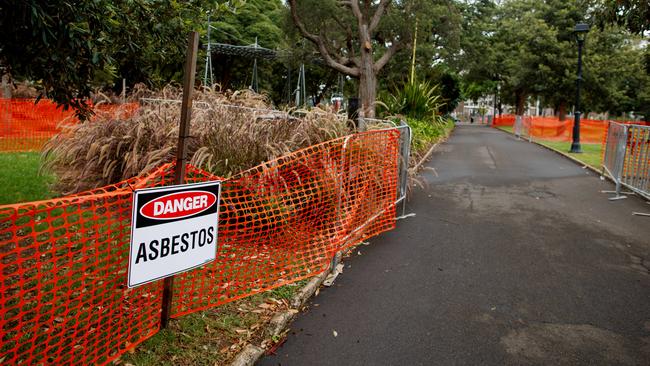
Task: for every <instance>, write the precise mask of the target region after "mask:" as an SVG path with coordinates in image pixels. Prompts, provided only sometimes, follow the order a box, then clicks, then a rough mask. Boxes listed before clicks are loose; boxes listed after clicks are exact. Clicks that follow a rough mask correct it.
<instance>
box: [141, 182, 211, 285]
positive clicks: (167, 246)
mask: <svg viewBox="0 0 650 366" xmlns="http://www.w3.org/2000/svg"><path fill="white" fill-rule="evenodd" d="M220 197H221V182H206V183H197V184H185V185H179V186H169V187H159V188H148V189H139V190H136V191H135V192H134V194H133V216H132V219H131V249H130V252H129V281H128V282H129V283H128V285H129V287H135V286H140V285H143V284H145V283H149V282H152V281H156V280H159V279H161V278H165V277H169V276H172V275H174V274H177V273H180V272H184V271H187V270H190V269H192V268H196V267H200V266H202V265H204V264H206V263H208V262H211V261H213V260H214V259H215V256H216V253H217V222H218V220H219V200H220Z"/></svg>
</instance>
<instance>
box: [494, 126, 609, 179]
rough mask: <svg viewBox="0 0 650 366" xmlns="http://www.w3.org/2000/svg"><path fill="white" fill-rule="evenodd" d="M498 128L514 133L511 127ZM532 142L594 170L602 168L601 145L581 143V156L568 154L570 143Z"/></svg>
mask: <svg viewBox="0 0 650 366" xmlns="http://www.w3.org/2000/svg"><path fill="white" fill-rule="evenodd" d="M498 128H499V129H501V130H503V131H506V132H510V133H514V132H513V128H512V126H500V127H498ZM533 140H534V141H535V142H537V143H540V144H542V145H544V146H547V147H550V148H551V149H553V150H556V151H559V152H562V153H565V154H568V155H569V156H572V157H574V158H576V159H578V160H580V161H581V162H583V163H585V164H588V165H591V166H592V167H594V168H596V169H601V167H602V165H601V163H602V161H601V158H602V150H603V146H602V145H601V144H585V143H582V144H580V145H581V147H582V154H573V153H569V150H570V149H571V143H570V142H564V141H549V140H540V139H537V138H533Z"/></svg>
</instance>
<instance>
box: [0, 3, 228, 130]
mask: <svg viewBox="0 0 650 366" xmlns="http://www.w3.org/2000/svg"><path fill="white" fill-rule="evenodd" d="M224 2H225V0H190V1H177V0H159V1H157V0H94V1H82V0H47V1H45V0H2V2H0V24H1V29H0V66H1V67H2V69H3V73H4V75H3V79H6V78H7V75H11V76H12V77H13V78H14V79H19V80H20V79H23V80H32V81H36V82H37V83H38V84H39V85H40V87H41V89H42V91H43V93H44V94H46V95H47V97H49V98H51V99H53V100H54V101H55V102H57V103H59V104H61V105H63V106H65V107H66V108H68V107H73V108H75V109H77V111H78V113H79V114H80V115H81V116H82V117H87V116H88V115H89V113H90V111H89V108H88V105H87V103H86V98H88V97H89V96H90V94H91V92H92V89H93V86H94V85H93V81H97V80H103V81H108V80H110V79H112V78H116V77H117V76H118V74H119V75H124V76H128V77H129V78H130V81H140V80H147V81H148V80H152V79H153V80H156V79H158V80H161V81H162V80H164V81H165V82H169V81H171V80H173V79H176V78H177V76H178V75H180V72H181V70H182V64H183V59H184V57H183V55H184V45H185V42H186V40H187V32H188V31H189V30H193V29H195V27H196V24H195V23H194V21H195V20H196V19H199V21H202V19H203V17H201V16H200V15H201V14H203V13H204V12H205V10H206V9H217V10H222V9H223V7H224Z"/></svg>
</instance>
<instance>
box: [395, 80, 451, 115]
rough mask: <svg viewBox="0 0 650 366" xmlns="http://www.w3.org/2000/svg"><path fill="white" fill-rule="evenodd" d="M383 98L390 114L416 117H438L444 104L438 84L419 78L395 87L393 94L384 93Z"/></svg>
mask: <svg viewBox="0 0 650 366" xmlns="http://www.w3.org/2000/svg"><path fill="white" fill-rule="evenodd" d="M383 99H384V100H383V105H384V107H385V108H386V110H387V112H388V114H392V115H404V116H406V117H410V118H416V119H436V116H437V114H438V111H439V110H440V108H441V107H442V106H443V105H444V103H443V102H442V96H441V95H440V90H439V88H438V85H432V84H431V83H430V82H429V81H418V80H417V79H415V80H411V81H409V82H407V83H406V84H404V86H402V87H401V88H395V89H394V90H393V92H392V94H388V95H384V98H383Z"/></svg>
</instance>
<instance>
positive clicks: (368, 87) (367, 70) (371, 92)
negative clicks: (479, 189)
mask: <svg viewBox="0 0 650 366" xmlns="http://www.w3.org/2000/svg"><path fill="white" fill-rule="evenodd" d="M362 37H363V38H366V41H365V44H364V46H363V47H361V67H360V68H359V69H360V70H359V71H360V72H359V99H360V101H361V111H360V116H361V117H365V118H375V99H376V98H377V75H375V69H374V60H373V57H372V47H371V43H370V37H369V35H368V34H367V33H366V34H363V33H362Z"/></svg>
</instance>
